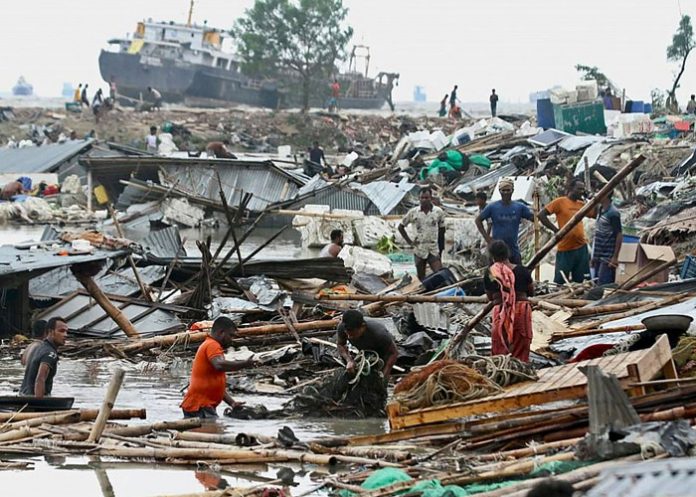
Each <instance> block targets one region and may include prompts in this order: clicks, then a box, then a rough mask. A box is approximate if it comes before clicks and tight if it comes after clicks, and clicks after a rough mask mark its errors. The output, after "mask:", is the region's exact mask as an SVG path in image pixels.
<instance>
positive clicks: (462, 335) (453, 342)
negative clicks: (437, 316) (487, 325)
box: [433, 302, 495, 360]
mask: <svg viewBox="0 0 696 497" xmlns="http://www.w3.org/2000/svg"><path fill="white" fill-rule="evenodd" d="M494 307H495V302H488V303H487V304H486V306H485V307H484V308H483V309H481V311H480V312H479V313H478V314H476V315H475V316H474V317H472V318H471V319H470V320H469V321H467V323H466V324H465V325H464V328H463V329H462V330H461V331H460V332H459V333H457V334H456V335H455V336H454V337H452V338H451V339H450V342H449V343H448V344H447V347H446V348H445V350H444V353H445V354H444V355H445V357H446V358H447V357H450V355H451V354H452V351H453V350H454V348H455V347H456V346H457V345H458V344H459V342H461V341H462V340H464V339H465V338H466V337H467V335H468V334H469V332H470V331H471V330H472V329H473V328H474V326H476V325H477V324H479V323H480V322H481V320H482V319H483V318H485V317H486V316H487V315H488V313H489V312H491V311H492V310H493V308H494ZM433 360H435V357H433Z"/></svg>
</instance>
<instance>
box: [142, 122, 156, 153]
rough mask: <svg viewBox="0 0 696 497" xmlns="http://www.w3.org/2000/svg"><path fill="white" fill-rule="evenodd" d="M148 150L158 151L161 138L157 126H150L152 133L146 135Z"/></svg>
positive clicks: (150, 151)
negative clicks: (158, 135)
mask: <svg viewBox="0 0 696 497" xmlns="http://www.w3.org/2000/svg"><path fill="white" fill-rule="evenodd" d="M145 144H146V145H147V151H148V152H149V153H151V154H156V153H157V148H158V146H159V138H158V137H157V126H150V134H149V135H147V136H146V137H145Z"/></svg>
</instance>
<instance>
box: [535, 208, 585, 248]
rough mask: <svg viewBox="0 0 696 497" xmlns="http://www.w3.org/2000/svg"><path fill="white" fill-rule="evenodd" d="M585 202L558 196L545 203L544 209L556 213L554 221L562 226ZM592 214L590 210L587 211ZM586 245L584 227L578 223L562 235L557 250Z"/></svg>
mask: <svg viewBox="0 0 696 497" xmlns="http://www.w3.org/2000/svg"><path fill="white" fill-rule="evenodd" d="M584 205H585V202H583V201H582V200H571V199H570V198H568V197H558V198H557V199H555V200H554V201H552V202H551V203H549V204H547V205H546V207H545V209H546V210H547V211H548V212H549V214H555V215H556V221H557V222H558V227H559V228H563V226H565V225H566V224H567V223H568V221H570V218H571V217H573V216H574V215H575V213H576V212H578V211H579V210H580V209H582V207H583V206H584ZM588 215H589V216H592V215H593V214H592V212H590V213H588ZM585 245H587V239H586V238H585V228H584V226H583V223H581V222H580V223H578V224H576V225H575V227H574V228H573V229H572V230H570V232H569V233H568V234H567V235H566V236H564V237H563V238H562V239H561V241H560V242H559V243H558V251H559V252H568V251H569V250H576V249H579V248H580V247H583V246H585Z"/></svg>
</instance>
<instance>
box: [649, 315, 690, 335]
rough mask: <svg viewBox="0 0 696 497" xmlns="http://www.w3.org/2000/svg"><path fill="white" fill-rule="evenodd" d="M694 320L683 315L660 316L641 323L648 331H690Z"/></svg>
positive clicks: (651, 317)
mask: <svg viewBox="0 0 696 497" xmlns="http://www.w3.org/2000/svg"><path fill="white" fill-rule="evenodd" d="M691 321H693V318H692V317H691V316H685V315H683V314H659V315H657V316H650V317H649V318H645V319H643V320H642V321H641V323H643V326H645V329H647V330H648V331H680V332H682V333H683V332H685V331H686V330H688V329H689V325H691Z"/></svg>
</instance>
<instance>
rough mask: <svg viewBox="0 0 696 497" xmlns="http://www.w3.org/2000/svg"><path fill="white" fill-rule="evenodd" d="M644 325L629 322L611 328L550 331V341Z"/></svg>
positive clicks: (634, 329) (630, 328) (621, 330)
mask: <svg viewBox="0 0 696 497" xmlns="http://www.w3.org/2000/svg"><path fill="white" fill-rule="evenodd" d="M644 329H645V326H643V325H642V324H631V325H627V326H614V327H611V328H597V329H593V330H581V331H568V332H563V333H552V334H551V343H553V342H558V341H559V340H565V339H566V338H575V337H584V336H591V335H603V334H605V333H627V332H629V331H642V330H644Z"/></svg>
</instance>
